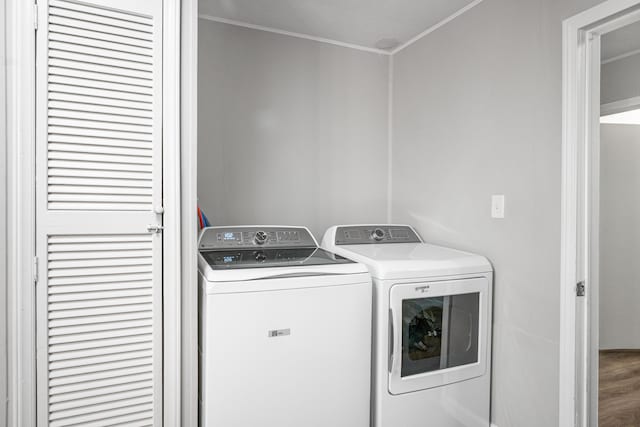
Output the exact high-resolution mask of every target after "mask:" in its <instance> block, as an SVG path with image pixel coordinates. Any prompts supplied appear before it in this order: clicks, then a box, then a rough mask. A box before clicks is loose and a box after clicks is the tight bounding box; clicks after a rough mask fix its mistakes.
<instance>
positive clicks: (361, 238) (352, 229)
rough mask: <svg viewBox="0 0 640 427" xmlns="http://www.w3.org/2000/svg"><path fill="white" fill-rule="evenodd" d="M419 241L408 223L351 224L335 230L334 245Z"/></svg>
mask: <svg viewBox="0 0 640 427" xmlns="http://www.w3.org/2000/svg"><path fill="white" fill-rule="evenodd" d="M421 242H422V240H421V239H420V237H419V236H418V234H417V233H416V232H415V230H414V229H413V228H412V227H410V226H408V225H353V226H346V227H338V228H337V230H336V245H366V244H374V243H421Z"/></svg>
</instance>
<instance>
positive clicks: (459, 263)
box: [330, 243, 493, 279]
mask: <svg viewBox="0 0 640 427" xmlns="http://www.w3.org/2000/svg"><path fill="white" fill-rule="evenodd" d="M330 250H332V251H334V252H336V253H337V254H340V255H342V256H345V257H348V258H350V259H353V260H355V261H357V262H361V263H363V264H365V265H367V267H368V268H369V272H370V273H371V275H372V276H373V277H375V278H377V279H413V278H427V277H436V276H450V275H458V274H473V273H486V272H491V271H493V269H492V267H491V264H490V263H489V261H488V260H487V259H486V258H485V257H483V256H480V255H475V254H471V253H468V252H463V251H459V250H456V249H450V248H445V247H442V246H436V245H431V244H428V243H396V244H391V245H369V244H366V245H341V246H334V247H331V248H330Z"/></svg>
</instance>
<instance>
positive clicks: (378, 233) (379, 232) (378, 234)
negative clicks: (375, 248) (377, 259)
mask: <svg viewBox="0 0 640 427" xmlns="http://www.w3.org/2000/svg"><path fill="white" fill-rule="evenodd" d="M384 236H385V232H384V230H383V229H382V228H376V229H375V230H373V233H371V238H372V239H373V240H375V241H376V242H379V241H381V240H382V239H384Z"/></svg>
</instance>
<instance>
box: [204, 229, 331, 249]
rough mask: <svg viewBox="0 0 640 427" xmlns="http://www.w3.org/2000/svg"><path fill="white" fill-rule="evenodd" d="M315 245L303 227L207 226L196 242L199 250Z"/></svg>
mask: <svg viewBox="0 0 640 427" xmlns="http://www.w3.org/2000/svg"><path fill="white" fill-rule="evenodd" d="M317 246H318V245H317V243H316V241H315V239H314V238H313V236H312V235H311V233H310V232H309V230H307V229H306V228H305V227H261V226H247V227H244V226H243V227H207V228H205V229H204V230H203V231H202V233H201V235H200V240H199V242H198V249H199V250H214V249H250V248H256V247H264V248H274V247H277V248H283V247H288V248H291V247H293V248H297V247H306V248H308V247H314V248H315V247H317Z"/></svg>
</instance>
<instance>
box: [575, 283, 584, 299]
mask: <svg viewBox="0 0 640 427" xmlns="http://www.w3.org/2000/svg"><path fill="white" fill-rule="evenodd" d="M585 294H586V289H585V287H584V280H582V281H580V282H578V283H577V284H576V296H579V297H583V296H585Z"/></svg>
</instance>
